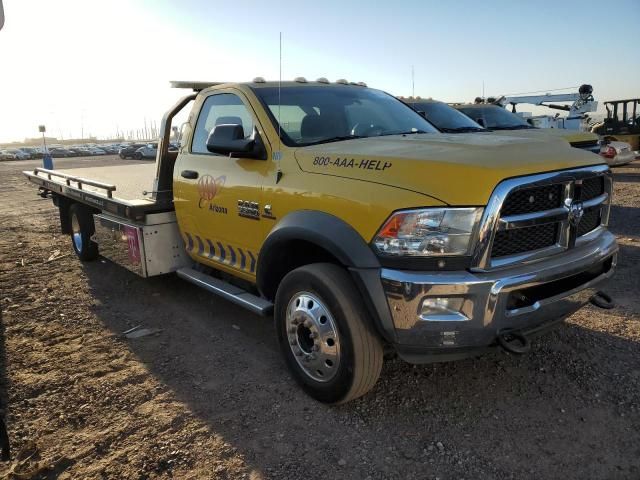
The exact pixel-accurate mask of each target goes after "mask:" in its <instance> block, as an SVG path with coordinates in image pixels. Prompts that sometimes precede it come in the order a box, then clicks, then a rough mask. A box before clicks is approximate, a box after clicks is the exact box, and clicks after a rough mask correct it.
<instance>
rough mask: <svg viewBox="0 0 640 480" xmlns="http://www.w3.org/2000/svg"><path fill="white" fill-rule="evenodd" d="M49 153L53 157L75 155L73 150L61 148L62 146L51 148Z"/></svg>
mask: <svg viewBox="0 0 640 480" xmlns="http://www.w3.org/2000/svg"><path fill="white" fill-rule="evenodd" d="M49 154H50V155H51V156H52V157H53V158H67V157H73V156H74V154H73V152H71V151H70V150H67V149H66V148H61V147H54V148H50V149H49Z"/></svg>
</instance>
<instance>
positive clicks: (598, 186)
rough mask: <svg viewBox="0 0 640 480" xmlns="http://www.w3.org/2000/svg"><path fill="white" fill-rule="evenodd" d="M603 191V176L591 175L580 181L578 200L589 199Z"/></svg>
mask: <svg viewBox="0 0 640 480" xmlns="http://www.w3.org/2000/svg"><path fill="white" fill-rule="evenodd" d="M603 193H604V177H592V178H587V179H585V180H583V181H582V186H581V187H580V195H579V196H580V200H582V201H584V200H591V199H592V198H596V197H597V196H598V195H602V194H603Z"/></svg>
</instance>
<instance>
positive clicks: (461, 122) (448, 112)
mask: <svg viewBox="0 0 640 480" xmlns="http://www.w3.org/2000/svg"><path fill="white" fill-rule="evenodd" d="M407 103H408V104H409V105H411V106H412V107H413V108H414V109H415V110H417V111H419V112H424V113H425V116H426V117H427V120H429V121H430V122H431V123H432V124H433V125H435V126H436V127H437V128H438V129H439V130H442V131H443V132H451V133H455V132H475V131H481V130H484V128H482V127H481V126H480V125H478V124H477V123H476V122H474V121H473V120H471V119H470V118H469V117H467V116H466V115H465V114H464V113H462V112H459V111H458V110H456V109H455V108H453V107H450V106H449V105H447V104H446V103H442V102H407Z"/></svg>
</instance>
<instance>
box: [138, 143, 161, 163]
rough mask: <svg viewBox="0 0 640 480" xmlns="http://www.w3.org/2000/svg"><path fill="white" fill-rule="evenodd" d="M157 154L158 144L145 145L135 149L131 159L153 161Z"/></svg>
mask: <svg viewBox="0 0 640 480" xmlns="http://www.w3.org/2000/svg"><path fill="white" fill-rule="evenodd" d="M157 153H158V144H157V143H147V144H146V145H145V146H144V147H140V148H139V149H137V150H136V153H135V154H134V155H133V157H134V158H135V159H136V160H142V159H143V158H153V159H155V158H156V154H157Z"/></svg>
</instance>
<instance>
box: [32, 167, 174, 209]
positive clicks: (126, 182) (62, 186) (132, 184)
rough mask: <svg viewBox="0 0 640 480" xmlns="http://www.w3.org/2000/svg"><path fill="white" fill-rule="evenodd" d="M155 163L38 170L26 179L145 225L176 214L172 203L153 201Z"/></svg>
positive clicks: (42, 188)
mask: <svg viewBox="0 0 640 480" xmlns="http://www.w3.org/2000/svg"><path fill="white" fill-rule="evenodd" d="M155 169H156V166H155V163H146V164H138V165H127V166H112V167H110V166H107V167H89V168H72V169H62V170H46V169H44V168H36V169H34V170H28V171H24V172H23V173H24V175H25V176H26V177H27V178H28V179H29V181H31V182H32V183H35V184H36V185H38V186H39V187H40V189H41V190H42V191H43V192H45V193H46V192H55V193H57V194H60V195H62V196H64V197H69V198H73V199H74V200H76V201H78V202H80V203H83V204H85V205H88V206H90V207H94V208H99V209H100V210H103V211H105V212H109V213H112V214H114V215H117V216H119V217H124V218H128V219H130V220H135V221H141V220H144V217H145V216H146V215H147V214H149V213H158V212H170V211H173V205H172V202H158V201H156V200H155V199H153V198H151V193H152V192H153V179H154V177H155Z"/></svg>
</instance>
